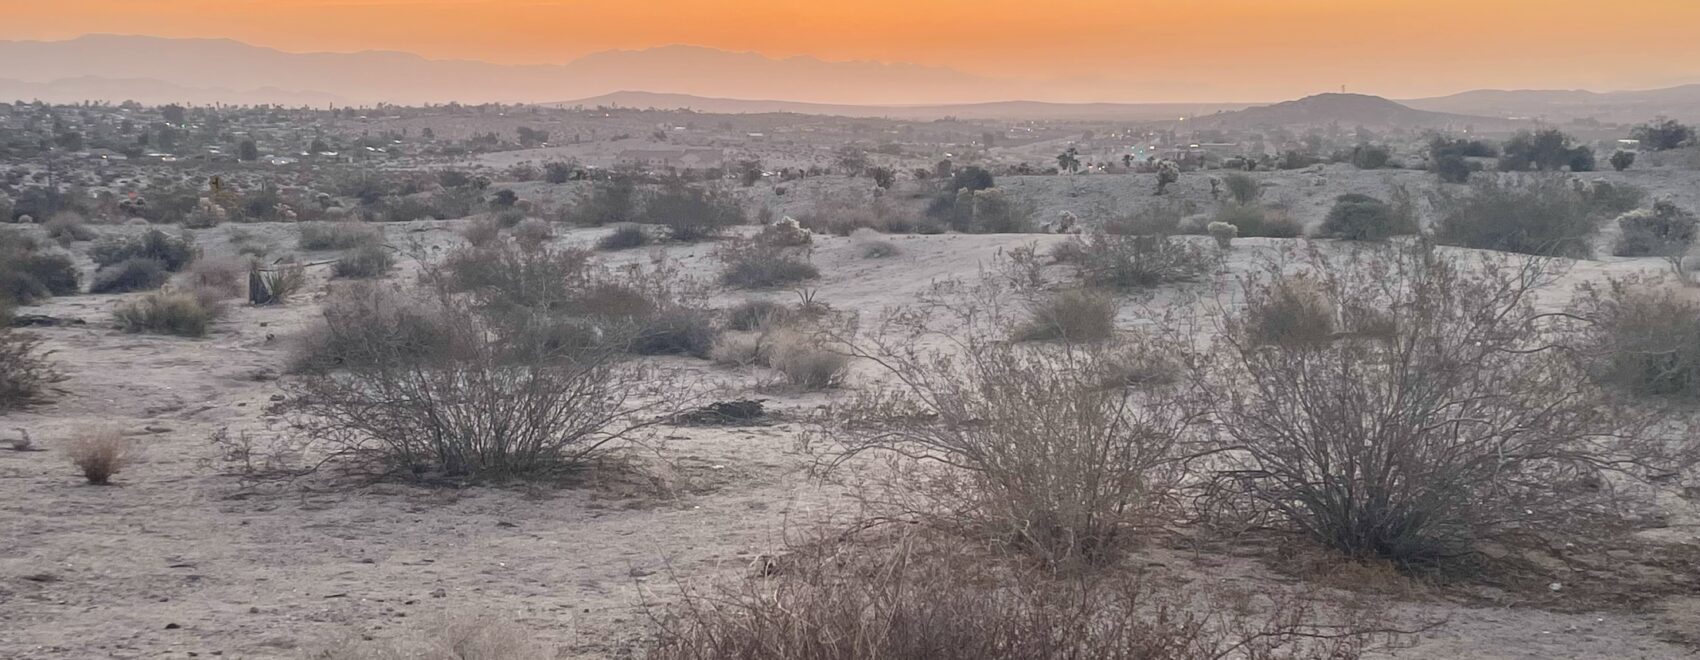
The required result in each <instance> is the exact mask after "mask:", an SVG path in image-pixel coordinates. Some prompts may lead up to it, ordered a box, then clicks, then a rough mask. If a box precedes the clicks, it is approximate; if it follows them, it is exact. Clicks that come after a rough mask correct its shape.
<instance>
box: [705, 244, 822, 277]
mask: <svg viewBox="0 0 1700 660" xmlns="http://www.w3.org/2000/svg"><path fill="white" fill-rule="evenodd" d="M714 256H715V258H716V259H719V260H720V264H721V268H720V282H721V283H722V284H725V285H727V286H730V287H736V288H740V289H764V288H772V287H778V286H787V285H791V284H796V283H798V282H804V281H807V280H812V279H815V278H817V277H820V270H819V269H817V268H815V266H814V264H812V263H809V253H808V251H807V249H804V248H794V247H785V246H781V245H776V244H774V243H771V242H768V241H763V240H756V239H734V240H729V241H726V242H724V243H721V244H720V246H718V247H717V248H716V249H715V251H714Z"/></svg>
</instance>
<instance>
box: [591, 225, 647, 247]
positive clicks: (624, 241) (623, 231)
mask: <svg viewBox="0 0 1700 660" xmlns="http://www.w3.org/2000/svg"><path fill="white" fill-rule="evenodd" d="M650 241H651V239H650V237H649V232H647V231H644V228H643V227H639V226H637V225H620V226H619V227H616V228H614V231H611V232H608V233H607V234H604V235H603V236H602V238H600V239H597V241H596V249H598V250H604V251H608V252H613V251H617V250H630V249H632V248H636V247H643V246H645V245H649V243H650Z"/></svg>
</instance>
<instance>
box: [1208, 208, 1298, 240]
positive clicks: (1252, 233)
mask: <svg viewBox="0 0 1700 660" xmlns="http://www.w3.org/2000/svg"><path fill="white" fill-rule="evenodd" d="M1212 221H1213V222H1220V223H1224V224H1229V225H1233V226H1234V228H1235V229H1237V230H1238V231H1239V233H1238V234H1237V235H1238V236H1241V237H1245V238H1253V237H1259V236H1262V237H1268V238H1294V237H1297V236H1299V235H1302V234H1303V233H1304V227H1302V226H1300V225H1299V223H1298V221H1297V220H1294V219H1293V218H1292V217H1291V216H1288V215H1287V214H1286V213H1283V212H1281V211H1277V210H1275V209H1271V208H1267V207H1264V206H1261V205H1257V204H1250V205H1242V204H1227V205H1224V206H1223V207H1222V208H1221V209H1220V210H1218V211H1217V212H1216V217H1215V218H1213V219H1212Z"/></svg>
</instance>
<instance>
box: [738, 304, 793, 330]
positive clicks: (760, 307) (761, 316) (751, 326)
mask: <svg viewBox="0 0 1700 660" xmlns="http://www.w3.org/2000/svg"><path fill="white" fill-rule="evenodd" d="M796 316H797V313H796V312H795V311H793V310H792V309H791V308H790V307H786V306H785V305H782V304H779V303H776V302H774V301H771V300H765V299H761V298H753V299H750V300H745V301H744V302H741V303H738V304H737V305H736V306H734V307H732V308H731V309H729V310H727V311H726V328H727V329H728V330H744V331H750V330H761V329H763V328H768V327H775V326H782V325H786V324H788V323H790V322H791V320H792V319H794V318H795V317H796Z"/></svg>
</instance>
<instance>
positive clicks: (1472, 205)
mask: <svg viewBox="0 0 1700 660" xmlns="http://www.w3.org/2000/svg"><path fill="white" fill-rule="evenodd" d="M1435 209H1436V211H1437V213H1438V214H1439V219H1438V220H1437V221H1436V222H1435V226H1434V237H1435V240H1436V241H1438V242H1440V243H1442V244H1445V245H1458V246H1463V247H1472V248H1478V249H1483V250H1501V251H1505V252H1520V253H1523V254H1532V255H1543V256H1556V257H1587V256H1590V255H1591V254H1592V253H1593V248H1592V245H1591V242H1592V239H1593V237H1594V235H1595V234H1596V233H1597V232H1598V231H1599V225H1600V221H1601V218H1600V216H1598V215H1596V213H1595V207H1593V206H1592V205H1590V204H1589V203H1588V202H1587V200H1586V199H1585V198H1584V197H1583V196H1582V194H1581V193H1580V192H1577V190H1576V188H1575V187H1574V186H1572V185H1570V184H1569V183H1568V182H1566V181H1565V180H1564V179H1563V178H1560V177H1552V176H1548V177H1534V178H1530V179H1521V180H1513V181H1501V180H1500V179H1498V178H1496V177H1486V178H1483V179H1481V180H1478V181H1476V183H1474V184H1473V185H1471V186H1470V191H1469V192H1468V193H1467V194H1457V193H1452V192H1450V191H1442V192H1441V193H1439V194H1438V195H1437V196H1436V197H1435Z"/></svg>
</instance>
